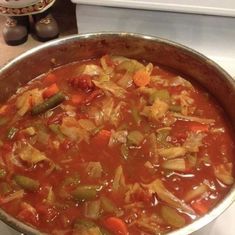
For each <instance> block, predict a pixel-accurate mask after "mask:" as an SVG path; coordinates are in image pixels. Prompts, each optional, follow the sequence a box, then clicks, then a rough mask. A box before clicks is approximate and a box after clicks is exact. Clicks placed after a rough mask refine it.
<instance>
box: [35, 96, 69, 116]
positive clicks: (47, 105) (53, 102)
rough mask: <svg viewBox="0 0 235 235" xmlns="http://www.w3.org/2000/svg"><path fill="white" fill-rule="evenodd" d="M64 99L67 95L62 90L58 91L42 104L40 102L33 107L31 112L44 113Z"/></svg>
mask: <svg viewBox="0 0 235 235" xmlns="http://www.w3.org/2000/svg"><path fill="white" fill-rule="evenodd" d="M64 100H65V95H64V94H63V93H61V92H58V93H56V94H55V95H53V96H52V97H50V98H49V99H47V100H46V101H45V102H43V103H42V104H39V105H36V106H35V107H33V109H32V111H31V114H32V115H38V114H41V113H44V112H46V111H47V110H49V109H52V108H54V107H56V106H57V105H59V104H61V103H62V102H63V101H64Z"/></svg>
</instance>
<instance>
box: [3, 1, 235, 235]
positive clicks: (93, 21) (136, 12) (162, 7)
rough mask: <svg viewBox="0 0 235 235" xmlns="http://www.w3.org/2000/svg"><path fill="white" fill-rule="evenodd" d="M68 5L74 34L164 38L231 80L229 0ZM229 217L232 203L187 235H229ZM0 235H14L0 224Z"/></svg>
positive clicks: (234, 21)
mask: <svg viewBox="0 0 235 235" xmlns="http://www.w3.org/2000/svg"><path fill="white" fill-rule="evenodd" d="M72 2H74V3H76V4H77V7H76V15H77V24H78V30H79V33H88V32H98V31H113V32H115V31H116V32H117V31H119V32H120V31H126V32H135V33H142V34H148V35H155V36H158V37H162V38H167V39H169V40H172V41H176V42H179V43H182V44H184V45H186V46H189V47H191V48H194V49H195V50H197V51H199V52H201V53H203V54H205V55H206V56H208V57H210V58H211V59H213V60H214V61H215V62H217V63H218V64H219V65H221V67H223V68H224V69H225V70H226V71H227V72H228V73H229V74H230V75H232V76H233V77H235V18H233V17H235V1H234V0H224V1H221V0H207V1H204V0H197V1H195V0H164V1H163V0H72ZM172 11H174V12H172ZM177 12H178V13H177ZM193 13H197V14H193ZM234 218H235V203H234V204H233V205H232V206H230V208H229V209H227V210H226V212H224V213H223V214H222V215H221V216H220V217H218V218H217V219H216V220H215V221H213V222H212V223H210V224H209V225H207V226H205V227H204V228H202V229H201V230H199V231H197V232H195V233H193V234H192V235H234V234H235V223H234ZM0 234H1V235H19V234H20V233H18V232H16V231H14V230H13V229H11V228H9V227H8V226H6V225H5V224H3V223H1V222H0Z"/></svg>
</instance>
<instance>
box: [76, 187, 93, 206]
mask: <svg viewBox="0 0 235 235" xmlns="http://www.w3.org/2000/svg"><path fill="white" fill-rule="evenodd" d="M97 188H98V186H96V185H81V186H78V187H77V188H76V189H75V190H74V191H73V192H72V196H73V198H74V199H75V200H77V201H80V202H82V201H87V200H92V199H95V198H96V195H97Z"/></svg>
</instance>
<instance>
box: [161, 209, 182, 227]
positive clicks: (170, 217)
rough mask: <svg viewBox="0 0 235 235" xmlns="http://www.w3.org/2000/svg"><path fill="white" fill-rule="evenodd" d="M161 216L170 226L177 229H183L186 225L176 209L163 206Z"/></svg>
mask: <svg viewBox="0 0 235 235" xmlns="http://www.w3.org/2000/svg"><path fill="white" fill-rule="evenodd" d="M161 215H162V218H163V219H164V220H165V221H166V222H167V223H168V224H170V225H171V226H173V227H176V228H181V227H183V226H184V225H185V223H186V221H185V219H184V217H183V216H181V215H180V214H179V213H178V212H177V211H176V210H175V209H173V208H171V207H168V206H162V208H161Z"/></svg>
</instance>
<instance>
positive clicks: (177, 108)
mask: <svg viewBox="0 0 235 235" xmlns="http://www.w3.org/2000/svg"><path fill="white" fill-rule="evenodd" d="M169 110H170V111H172V112H176V113H180V112H181V106H180V105H170V107H169Z"/></svg>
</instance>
